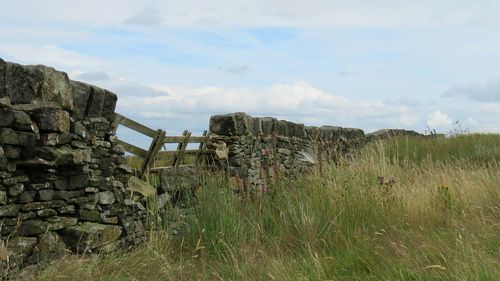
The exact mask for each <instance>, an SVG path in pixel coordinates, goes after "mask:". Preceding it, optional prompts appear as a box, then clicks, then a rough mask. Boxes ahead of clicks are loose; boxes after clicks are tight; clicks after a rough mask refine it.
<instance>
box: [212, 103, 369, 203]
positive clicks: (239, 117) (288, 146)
mask: <svg viewBox="0 0 500 281" xmlns="http://www.w3.org/2000/svg"><path fill="white" fill-rule="evenodd" d="M210 132H211V134H212V135H211V144H210V145H211V146H212V148H215V149H216V150H217V151H218V153H219V154H226V155H219V157H220V158H226V159H227V164H228V167H229V171H230V174H231V175H232V176H233V181H234V182H233V185H234V186H236V187H237V188H238V189H240V190H242V191H244V192H251V193H255V192H265V191H266V190H267V189H268V188H269V185H270V184H271V183H272V182H273V181H274V179H275V178H276V176H277V175H280V174H281V175H297V174H300V173H302V172H306V171H309V170H310V169H311V167H313V166H314V165H321V164H322V163H324V162H332V161H336V160H337V159H338V158H339V156H341V155H348V154H351V153H352V152H353V151H354V150H355V149H357V148H359V147H360V146H362V145H363V143H364V141H365V137H364V132H363V131H362V130H361V129H354V128H342V127H333V126H323V127H308V126H304V124H297V123H293V122H289V121H284V120H278V119H276V118H271V117H263V118H256V117H250V116H248V115H247V114H245V113H233V114H226V115H216V116H212V117H211V119H210ZM224 150H225V152H223V151H224Z"/></svg>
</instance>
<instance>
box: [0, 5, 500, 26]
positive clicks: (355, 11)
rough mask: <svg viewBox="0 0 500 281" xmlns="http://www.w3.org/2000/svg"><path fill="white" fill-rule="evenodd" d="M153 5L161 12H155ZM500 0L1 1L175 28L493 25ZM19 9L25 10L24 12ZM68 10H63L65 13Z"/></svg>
mask: <svg viewBox="0 0 500 281" xmlns="http://www.w3.org/2000/svg"><path fill="white" fill-rule="evenodd" d="M151 7H155V8H156V9H158V10H161V11H162V14H159V13H158V14H157V15H156V14H155V13H156V12H153V17H151V14H148V13H150V12H140V13H139V14H137V11H148V10H152V11H155V10H154V9H152V8H151ZM499 9H500V3H499V2H498V1H488V0H482V1H463V0H459V1H457V0H445V1H433V0H420V1H416V0H415V1H399V0H385V1H382V2H381V1H368V0H351V1H331V0H310V1H299V0H274V1H264V0H254V1H237V0H220V1H198V0H184V1H174V0H156V1H155V0H153V1H132V0H120V1H118V0H114V1H98V0H88V1H85V2H78V3H75V2H69V1H63V0H48V1H43V2H42V1H40V2H39V1H27V0H24V1H23V0H18V1H10V2H7V3H3V4H2V11H0V16H1V17H4V18H15V19H21V20H26V19H33V20H39V19H45V20H47V19H51V20H53V21H66V22H85V23H87V24H91V25H109V24H113V25H114V24H117V23H119V22H120V21H121V20H122V19H130V21H131V22H132V23H134V24H151V23H154V24H156V23H158V22H159V21H158V20H159V19H164V22H165V24H167V25H170V26H207V25H208V26H213V25H224V26H288V27H298V26H302V27H303V26H323V27H324V26H356V27H380V26H421V25H427V26H429V25H431V26H436V25H438V26H442V25H445V26H449V25H454V26H456V25H460V26H494V25H498V24H499V23H500V19H499V17H498V13H497V11H498V10H499ZM19 11H23V13H22V14H20V13H19ZM61 11H64V12H61Z"/></svg>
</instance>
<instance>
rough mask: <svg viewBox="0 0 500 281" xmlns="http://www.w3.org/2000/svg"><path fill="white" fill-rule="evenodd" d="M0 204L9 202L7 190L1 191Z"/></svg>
mask: <svg viewBox="0 0 500 281" xmlns="http://www.w3.org/2000/svg"><path fill="white" fill-rule="evenodd" d="M0 204H2V205H5V204H7V193H6V192H5V191H0Z"/></svg>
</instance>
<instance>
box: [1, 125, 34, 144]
mask: <svg viewBox="0 0 500 281" xmlns="http://www.w3.org/2000/svg"><path fill="white" fill-rule="evenodd" d="M36 141H37V135H36V134H34V133H28V132H20V131H14V130H12V129H11V128H0V144H11V145H20V146H25V147H26V146H27V147H34V146H35V144H36Z"/></svg>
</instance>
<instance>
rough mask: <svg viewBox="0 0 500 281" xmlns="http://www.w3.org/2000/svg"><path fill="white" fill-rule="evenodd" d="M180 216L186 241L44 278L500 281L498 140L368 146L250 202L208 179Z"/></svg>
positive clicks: (163, 241)
mask: <svg viewBox="0 0 500 281" xmlns="http://www.w3.org/2000/svg"><path fill="white" fill-rule="evenodd" d="M175 214H176V213H175V212H169V214H168V215H169V216H175ZM177 220H179V221H180V222H181V223H182V225H183V226H184V229H185V231H184V232H183V233H184V234H183V235H181V236H176V237H171V236H168V235H167V234H165V233H163V232H158V233H154V234H151V237H150V238H151V239H150V242H149V243H147V244H146V245H144V246H142V247H140V248H138V249H136V250H133V251H131V252H127V253H120V254H112V255H102V256H98V257H92V258H89V257H85V258H84V257H73V258H71V259H66V260H65V261H58V262H56V263H54V264H53V265H51V266H49V267H48V268H47V269H46V270H44V271H43V272H42V273H41V274H40V276H39V279H40V280H73V281H77V280H294V281H295V280H500V135H471V136H460V137H455V138H446V139H444V138H443V139H432V140H429V139H427V140H423V139H397V140H396V139H394V140H390V141H385V142H375V143H372V144H371V145H369V146H367V147H366V148H365V149H364V150H363V151H361V152H360V154H359V156H358V157H357V159H356V160H354V161H352V162H350V163H347V161H346V162H341V163H339V164H338V165H331V166H329V167H328V168H326V169H324V170H323V171H322V173H321V174H319V172H315V173H313V174H312V175H310V176H304V177H301V178H299V179H282V180H280V181H279V182H278V183H277V184H276V186H274V187H273V189H272V191H271V192H270V193H269V194H268V195H267V196H264V197H262V198H260V199H257V200H251V201H250V200H244V199H238V198H237V197H235V196H234V195H233V194H232V193H231V191H230V189H229V188H228V187H227V183H226V182H225V181H224V177H207V178H206V180H205V181H204V183H203V185H202V187H201V188H200V190H199V192H198V194H197V204H196V210H195V212H194V215H192V216H178V217H177Z"/></svg>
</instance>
